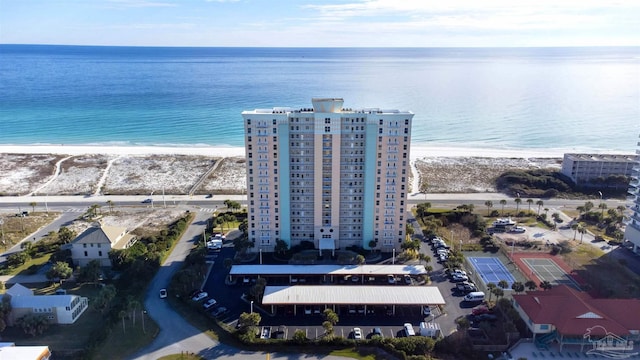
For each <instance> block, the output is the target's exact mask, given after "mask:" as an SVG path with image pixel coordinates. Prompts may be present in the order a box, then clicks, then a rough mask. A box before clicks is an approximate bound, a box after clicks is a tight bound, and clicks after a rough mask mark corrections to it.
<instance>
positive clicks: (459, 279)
mask: <svg viewBox="0 0 640 360" xmlns="http://www.w3.org/2000/svg"><path fill="white" fill-rule="evenodd" d="M451 280H452V281H453V282H462V281H469V278H468V277H467V275H462V274H453V275H451Z"/></svg>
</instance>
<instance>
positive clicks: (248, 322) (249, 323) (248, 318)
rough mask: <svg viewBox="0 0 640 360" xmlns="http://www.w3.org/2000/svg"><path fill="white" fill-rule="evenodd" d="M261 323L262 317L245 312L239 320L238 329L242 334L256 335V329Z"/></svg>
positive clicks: (254, 313) (255, 313)
mask: <svg viewBox="0 0 640 360" xmlns="http://www.w3.org/2000/svg"><path fill="white" fill-rule="evenodd" d="M260 321H262V317H261V316H260V314H258V313H257V312H252V313H246V312H243V313H242V314H240V318H239V319H238V328H239V330H240V332H242V333H244V334H246V333H252V332H253V333H255V330H256V328H257V327H258V325H260Z"/></svg>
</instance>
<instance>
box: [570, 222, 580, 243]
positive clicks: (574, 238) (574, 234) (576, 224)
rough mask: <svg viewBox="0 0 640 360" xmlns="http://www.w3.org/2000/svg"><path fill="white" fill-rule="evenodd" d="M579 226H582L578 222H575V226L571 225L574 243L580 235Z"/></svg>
mask: <svg viewBox="0 0 640 360" xmlns="http://www.w3.org/2000/svg"><path fill="white" fill-rule="evenodd" d="M579 226H580V224H578V223H577V222H574V223H573V224H571V230H573V241H576V235H577V234H578V227H579Z"/></svg>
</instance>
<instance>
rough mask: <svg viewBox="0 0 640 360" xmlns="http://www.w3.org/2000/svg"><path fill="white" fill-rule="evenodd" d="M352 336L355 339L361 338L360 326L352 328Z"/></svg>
mask: <svg viewBox="0 0 640 360" xmlns="http://www.w3.org/2000/svg"><path fill="white" fill-rule="evenodd" d="M353 338H354V339H355V340H362V330H361V329H360V328H353Z"/></svg>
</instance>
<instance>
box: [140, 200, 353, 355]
mask: <svg viewBox="0 0 640 360" xmlns="http://www.w3.org/2000/svg"><path fill="white" fill-rule="evenodd" d="M210 217H211V214H209V213H202V212H197V213H196V217H195V219H194V221H193V222H192V223H191V225H190V226H189V228H187V231H186V232H185V233H184V235H183V236H182V238H180V241H179V242H178V244H177V245H176V247H175V248H174V250H173V252H172V253H171V254H170V255H169V257H168V258H167V260H166V261H165V262H164V264H162V266H161V267H160V269H159V270H158V273H157V274H156V276H155V277H154V278H153V280H152V281H151V283H150V284H149V289H148V291H147V296H146V298H145V301H144V306H145V308H146V309H147V311H148V314H149V316H150V317H151V318H152V319H153V320H154V321H155V322H156V323H157V324H158V326H159V327H160V333H159V334H158V336H157V337H156V338H155V340H154V341H153V343H151V344H150V345H149V346H147V347H146V348H144V349H142V350H140V351H138V352H137V353H136V354H134V355H133V356H132V357H131V359H136V360H137V359H140V360H156V359H158V358H160V357H163V356H166V355H171V354H180V353H182V352H189V353H196V354H198V355H200V356H202V357H204V358H205V359H249V360H253V359H255V360H262V359H266V358H270V359H289V360H291V359H302V358H304V359H311V360H313V359H326V360H338V359H345V358H343V357H337V356H315V355H307V354H301V355H299V356H298V355H292V354H268V353H266V352H248V351H241V350H239V349H236V348H234V347H231V346H227V345H224V344H221V343H219V342H217V341H215V340H213V339H211V338H210V337H208V336H207V335H205V334H203V333H202V332H201V331H200V330H198V329H197V328H195V327H193V326H192V325H191V324H189V323H188V322H187V321H186V320H184V319H183V318H182V317H181V316H180V315H178V314H177V313H176V312H174V311H173V309H172V308H171V307H170V306H169V304H168V303H167V301H165V300H164V299H160V297H159V292H160V289H162V288H166V287H168V284H169V281H170V280H171V277H172V276H173V275H174V274H175V273H176V272H177V271H178V270H180V268H181V267H182V264H183V262H184V259H185V258H186V256H187V255H188V254H189V252H190V251H191V249H192V247H193V245H194V243H195V242H197V241H202V232H203V231H204V230H205V227H206V224H207V220H208V219H209V218H210ZM169 296H171V294H169Z"/></svg>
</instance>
